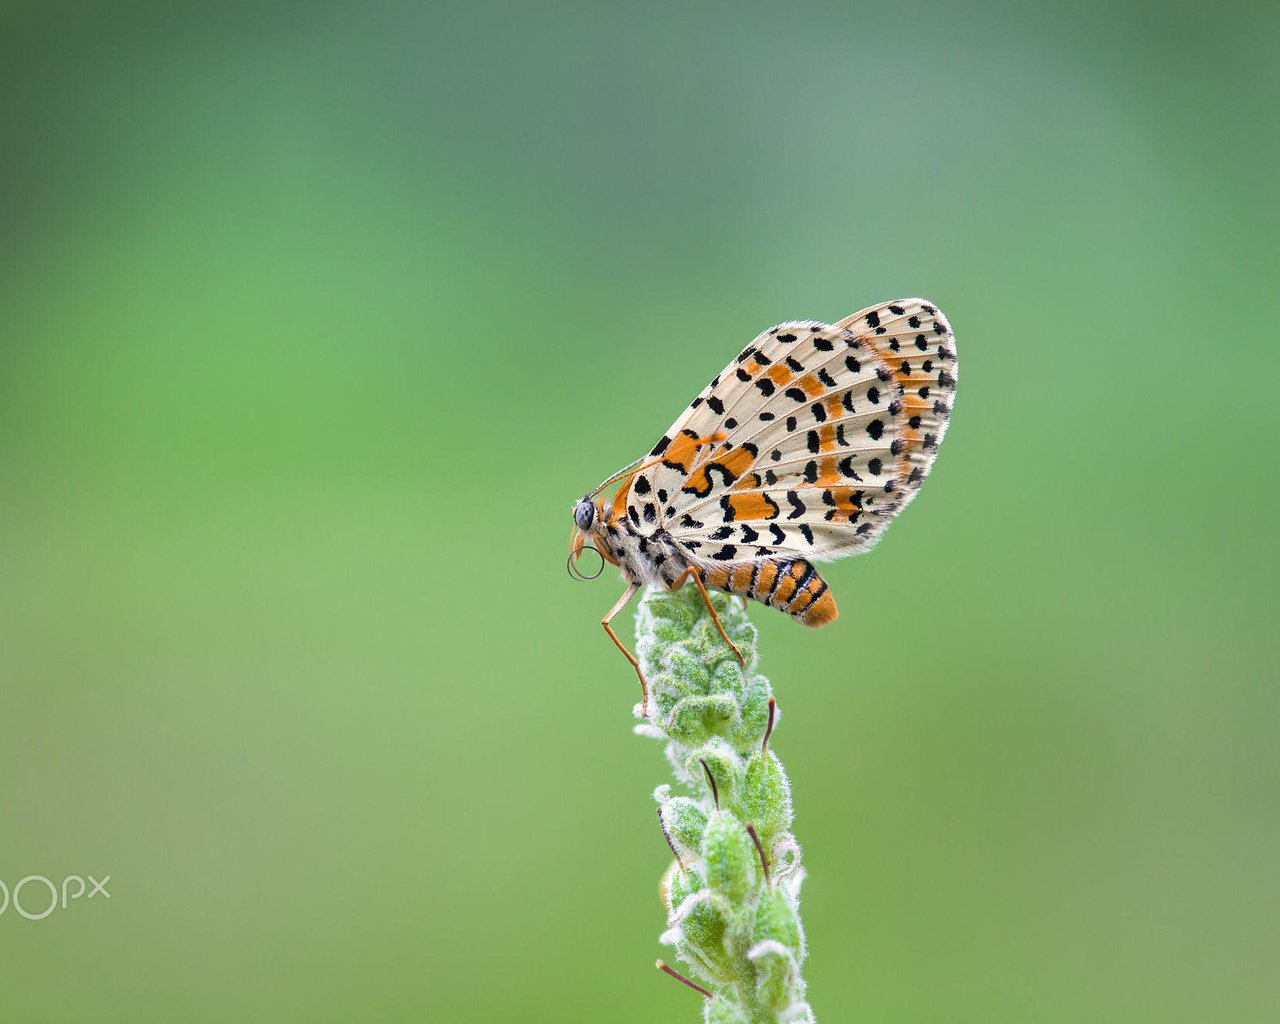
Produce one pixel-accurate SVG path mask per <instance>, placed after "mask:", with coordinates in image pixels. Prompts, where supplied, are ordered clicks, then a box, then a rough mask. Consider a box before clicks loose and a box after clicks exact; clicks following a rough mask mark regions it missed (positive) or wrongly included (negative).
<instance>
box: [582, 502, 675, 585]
mask: <svg viewBox="0 0 1280 1024" xmlns="http://www.w3.org/2000/svg"><path fill="white" fill-rule="evenodd" d="M650 530H651V532H648V533H642V532H641V531H640V529H639V528H638V527H635V526H633V525H632V524H631V523H630V522H629V521H628V520H627V518H626V517H625V516H616V515H614V513H613V509H611V508H610V507H608V506H602V507H601V508H600V514H599V515H598V516H597V517H596V521H595V523H594V525H593V526H592V528H591V530H590V531H589V532H590V535H591V539H592V541H593V542H594V543H595V545H596V547H597V548H598V549H599V551H600V554H601V556H602V557H603V558H604V559H605V560H606V561H608V562H612V563H613V564H614V565H616V566H618V568H619V569H621V570H622V575H623V576H624V577H625V578H626V580H627V582H628V583H635V584H637V585H639V586H663V587H668V588H669V587H670V586H671V585H672V583H674V582H675V581H676V580H677V579H679V578H680V575H681V573H683V572H684V571H685V569H687V568H688V567H689V553H688V552H687V551H685V550H684V548H682V547H681V545H680V544H679V542H678V541H676V540H675V539H673V538H672V536H671V535H670V534H669V533H667V531H666V530H664V529H661V528H659V529H656V530H654V529H652V528H650Z"/></svg>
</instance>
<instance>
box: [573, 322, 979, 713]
mask: <svg viewBox="0 0 1280 1024" xmlns="http://www.w3.org/2000/svg"><path fill="white" fill-rule="evenodd" d="M956 376H957V367H956V346H955V336H954V335H953V334H952V332H951V326H950V324H948V322H947V319H946V317H944V316H943V315H942V313H941V312H939V311H938V308H937V307H936V306H934V305H933V304H932V303H930V302H926V301H925V300H924V299H896V300H894V301H893V302H886V303H882V304H880V305H878V306H871V307H869V308H867V309H863V310H860V311H859V312H857V313H853V314H852V315H850V316H847V317H845V318H844V319H843V320H840V321H839V322H838V323H835V324H825V323H818V322H816V321H810V320H806V321H794V322H789V323H784V324H779V325H778V326H777V327H771V328H769V330H767V331H765V332H764V333H762V334H761V335H759V337H757V338H756V339H755V340H754V341H752V342H751V344H749V345H748V346H747V347H746V348H744V349H743V350H742V351H741V352H740V353H738V355H737V356H735V357H734V359H733V360H732V362H730V363H729V365H728V366H726V367H725V368H724V370H722V371H721V372H720V373H719V374H717V375H716V376H715V377H714V378H713V379H712V381H711V383H710V384H708V385H707V386H706V387H705V388H703V389H702V391H701V393H699V395H698V397H697V398H695V399H694V400H693V401H692V402H690V403H689V405H688V407H687V408H686V409H685V410H684V412H683V413H681V414H680V416H679V418H678V419H677V420H676V421H675V423H673V424H672V425H671V428H670V429H669V430H667V431H666V433H664V434H663V435H662V437H661V438H659V440H658V443H657V444H655V445H654V446H653V449H652V450H651V451H650V452H649V454H648V455H647V456H644V457H641V458H639V459H637V460H635V461H634V462H632V463H631V464H629V465H628V466H626V467H625V468H623V469H622V470H620V471H618V472H617V473H614V474H613V475H612V476H610V477H609V478H608V479H607V480H605V481H604V483H602V484H601V485H600V486H599V487H597V488H596V489H595V490H594V491H592V492H590V493H589V494H586V495H584V496H583V497H582V499H581V500H579V501H578V502H577V503H576V504H575V506H574V508H573V521H574V526H573V530H572V532H571V534H570V538H569V549H570V568H571V570H572V568H573V564H574V563H576V561H577V560H578V559H579V558H580V556H581V555H582V553H583V551H584V550H586V549H587V548H588V547H593V548H594V549H595V550H596V551H598V552H599V554H600V556H601V557H602V558H603V559H604V561H605V562H608V563H610V564H613V565H616V566H618V567H619V569H620V570H621V572H622V577H623V580H624V581H625V582H626V584H627V589H626V591H625V592H624V593H623V594H622V596H621V597H620V598H619V599H618V602H617V603H616V604H615V605H614V606H613V608H612V609H611V610H610V611H609V613H608V614H607V615H606V616H605V617H604V618H603V619H602V620H601V625H602V626H604V630H605V632H606V633H607V634H608V635H609V638H610V639H611V640H612V641H613V642H614V644H615V645H616V646H617V648H618V650H620V651H621V652H622V653H623V654H624V655H625V656H626V658H627V660H628V661H629V662H630V663H631V665H632V667H633V668H634V669H635V671H636V675H637V676H639V678H640V687H641V691H642V694H643V699H642V702H641V712H640V713H641V715H642V716H644V715H646V714H647V713H648V700H649V688H648V684H647V683H646V681H645V678H644V673H643V671H642V670H641V668H640V663H639V661H637V660H636V657H635V655H633V654H632V653H631V652H630V651H629V650H627V648H626V646H625V645H624V644H623V643H622V641H621V640H619V639H618V636H617V634H616V633H615V632H614V631H613V627H612V626H611V625H610V623H611V622H612V620H613V618H614V616H616V615H617V614H618V613H619V612H620V611H621V610H622V609H623V608H624V607H625V606H626V605H627V603H628V602H629V601H630V600H631V599H632V597H634V596H635V594H636V592H637V591H638V590H639V589H640V588H641V587H644V586H660V587H663V588H665V589H667V590H676V589H678V588H679V587H681V586H683V585H684V584H685V582H686V581H689V580H691V581H692V582H693V583H694V584H695V585H696V586H697V588H698V589H699V591H701V593H702V598H703V600H704V601H705V602H706V605H707V609H708V610H709V611H710V612H711V616H712V619H713V621H714V622H715V625H716V627H717V629H718V630H719V632H720V635H721V637H723V639H724V641H725V643H727V644H728V645H729V647H730V648H731V649H732V650H733V651H734V653H735V654H737V656H738V658H739V659H740V660H742V654H741V652H740V651H739V650H738V648H737V647H736V646H735V645H734V644H733V642H732V641H731V640H730V639H729V637H728V635H727V634H726V633H725V631H724V627H723V626H722V625H721V623H720V619H719V616H717V615H716V612H715V609H714V607H712V604H711V600H710V598H709V597H708V596H707V588H708V587H709V588H711V589H713V590H719V591H723V592H726V593H729V594H737V595H740V596H741V597H742V598H744V599H751V600H755V601H760V602H761V603H763V604H766V605H768V606H769V607H771V608H777V609H779V610H780V611H783V612H786V613H787V614H788V615H790V616H791V617H792V618H793V619H795V620H796V621H797V622H801V623H803V624H804V625H806V626H822V625H825V624H826V623H828V622H831V621H832V620H833V619H834V618H835V617H836V602H835V598H834V597H833V596H832V594H831V589H830V587H829V586H828V585H827V581H826V580H824V579H823V578H822V576H821V575H820V574H819V573H818V570H817V569H816V568H815V567H814V563H815V562H826V561H831V560H833V559H837V558H844V557H846V556H848V555H856V554H860V553H861V552H863V551H866V550H868V549H869V548H870V547H871V546H872V545H874V544H875V542H876V541H877V540H878V539H879V538H880V535H881V534H882V533H883V532H884V530H885V528H886V527H887V526H888V525H889V523H890V522H891V521H892V520H893V518H894V516H896V515H897V514H898V513H899V512H901V511H902V510H903V509H904V508H905V507H906V506H907V504H908V503H909V502H910V501H911V499H912V498H913V497H915V494H916V491H917V490H918V489H919V487H920V485H921V484H922V483H923V482H924V479H925V477H926V476H928V474H929V469H930V467H931V466H932V465H933V460H934V457H935V456H936V455H937V452H938V446H939V444H941V442H942V437H943V435H944V434H945V433H946V429H947V422H948V419H949V418H950V416H951V407H952V404H953V401H954V397H955V389H956ZM615 483H616V484H619V487H618V489H617V491H616V492H615V494H614V496H613V498H612V500H611V501H606V500H605V499H604V498H601V497H598V495H600V493H601V492H602V491H604V490H605V489H606V488H607V487H610V486H611V485H613V484H615ZM588 541H590V543H588ZM597 575H598V574H597Z"/></svg>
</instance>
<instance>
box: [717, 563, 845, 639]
mask: <svg viewBox="0 0 1280 1024" xmlns="http://www.w3.org/2000/svg"><path fill="white" fill-rule="evenodd" d="M702 580H703V582H704V583H705V584H706V585H707V586H709V587H715V588H716V589H717V590H724V591H727V592H728V593H730V594H741V595H742V596H743V597H749V598H751V599H752V600H753V601H759V602H761V603H762V604H767V605H769V607H771V608H777V609H778V610H779V611H783V612H786V613H787V614H788V615H790V616H791V617H792V618H793V619H795V620H796V621H797V622H803V623H804V624H805V625H806V626H823V625H826V624H827V623H828V622H830V621H831V620H832V619H834V618H835V617H836V614H837V613H836V601H835V598H834V597H832V596H831V590H830V588H829V587H828V586H827V581H826V580H824V579H823V578H822V576H821V575H820V574H819V573H818V570H817V569H815V568H814V567H813V566H812V565H811V564H809V563H808V562H807V561H805V560H804V559H803V558H796V559H781V558H778V559H761V560H760V561H758V562H745V563H743V564H741V565H736V566H733V567H732V568H728V567H726V568H724V569H719V568H718V567H717V568H716V569H707V570H704V571H703V574H702Z"/></svg>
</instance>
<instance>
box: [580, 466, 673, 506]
mask: <svg viewBox="0 0 1280 1024" xmlns="http://www.w3.org/2000/svg"><path fill="white" fill-rule="evenodd" d="M661 461H662V460H661V459H651V460H650V461H649V462H644V460H643V459H636V461H635V462H632V463H629V464H628V465H627V466H626V467H625V468H623V469H620V470H618V472H616V473H614V474H613V476H611V477H609V479H608V480H606V481H605V482H604V483H602V484H601V485H600V486H599V487H597V488H596V489H595V490H594V491H592V492H591V493H590V494H588V495H587V497H588V498H594V497H595V496H596V495H597V494H599V493H600V492H601V491H603V490H604V489H605V488H606V487H608V486H609V485H610V484H616V483H617V482H618V481H619V480H623V479H625V478H626V477H629V476H635V475H636V474H637V473H642V472H644V470H646V469H648V468H649V467H650V466H656V465H657V464H658V463H659V462H661ZM641 463H643V465H642V464H641Z"/></svg>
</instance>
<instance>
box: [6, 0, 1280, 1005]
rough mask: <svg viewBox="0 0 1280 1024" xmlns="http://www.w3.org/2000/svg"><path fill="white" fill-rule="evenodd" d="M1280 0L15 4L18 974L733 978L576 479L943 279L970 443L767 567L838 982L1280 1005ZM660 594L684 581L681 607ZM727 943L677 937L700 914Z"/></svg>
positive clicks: (476, 993) (119, 978) (444, 992)
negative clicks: (831, 541) (32, 882)
mask: <svg viewBox="0 0 1280 1024" xmlns="http://www.w3.org/2000/svg"><path fill="white" fill-rule="evenodd" d="M1278 43H1280V9H1278V8H1277V7H1276V5H1274V4H1269V5H1264V4H1258V5H1256V6H1236V5H1222V6H1219V7H1214V8H1212V9H1210V8H1209V7H1207V6H1205V5H1202V4H1190V3H1186V4H1154V3H1138V2H1125V0H1113V2H1110V3H1106V4H1096V5H1091V6H1084V5H1080V4H1071V5H1061V6H1059V7H1056V8H1055V7H1053V6H1050V5H1044V6H1040V7H1033V6H1032V5H1019V4H1012V3H1007V4H1001V3H990V2H984V3H969V4H964V5H953V4H947V3H938V4H936V5H932V6H930V5H902V4H897V3H881V4H871V5H866V4H859V5H855V4H842V3H828V4H815V5H812V6H803V7H802V6H792V5H784V4H769V5H760V6H755V5H741V4H738V5H724V6H710V5H673V6H670V7H665V6H660V5H659V6H655V5H641V4H616V5H612V6H601V5H590V4H574V3H549V4H513V5H506V6H502V5H489V4H483V3H465V4H458V5H453V6H445V5H430V4H412V3H398V4H397V3H376V4H354V3H351V4H290V3H282V4H270V5H269V4H261V3H221V4H209V3H192V2H172V0H169V2H152V3H145V2H138V3H115V4H105V3H104V4H96V5H87V6H86V5H67V4H63V3H58V2H42V3H28V4H19V5H16V6H14V5H10V6H8V7H6V8H5V9H4V13H3V15H0V88H2V90H3V91H2V93H0V95H2V96H3V104H2V105H0V175H2V177H0V579H2V580H3V586H2V587H0V680H2V688H0V698H2V699H3V706H2V708H0V880H3V881H5V882H7V883H8V884H9V885H10V886H12V885H13V884H14V883H15V882H16V881H17V880H18V879H19V878H21V877H22V876H23V875H26V874H43V875H46V876H49V877H53V878H61V877H62V876H63V875H66V874H69V873H76V874H82V875H83V874H86V873H92V874H95V875H97V876H98V877H101V876H102V875H104V874H109V875H110V876H111V879H112V881H111V883H110V885H109V889H110V892H111V900H110V902H109V903H108V902H106V901H105V900H103V899H102V898H101V897H98V898H97V899H95V900H93V901H92V902H90V901H88V900H83V899H82V900H81V901H79V902H78V903H75V904H73V905H72V906H71V907H70V908H69V909H68V910H67V911H65V912H63V911H58V912H56V913H55V914H53V915H52V916H50V917H49V918H48V919H46V920H44V921H39V922H30V921H24V920H22V919H21V918H19V917H17V916H16V914H15V913H14V912H13V911H12V910H10V911H9V912H8V913H6V914H4V915H3V916H2V917H0V960H2V962H3V968H0V976H2V977H3V993H2V995H0V1018H3V1019H5V1020H14V1021H19V1020H21V1021H121V1022H123V1021H129V1022H136V1021H142V1020H147V1021H151V1020H156V1021H160V1020H165V1021H173V1020H181V1021H225V1020H237V1021H308V1022H316V1021H352V1020H387V1021H393V1020H394V1021H401V1020H403V1021H411V1020H414V1021H419V1020H430V1021H436V1020H440V1021H444V1020H448V1021H467V1022H471V1021H476V1022H481V1021H486V1022H487V1021H557V1022H558V1021H578V1020H584V1021H585V1020H606V1021H610V1022H619V1024H628V1022H641V1021H644V1022H653V1021H671V1022H681V1021H691V1020H693V1019H696V1018H697V1016H698V1013H699V1006H698V1000H697V997H696V996H694V995H693V994H692V993H690V992H688V991H687V990H685V989H683V988H681V987H680V986H678V985H675V984H674V983H672V982H670V981H669V980H667V979H664V978H662V977H661V976H660V975H658V974H657V973H656V972H655V971H654V970H653V968H652V966H651V964H652V961H653V959H654V957H655V956H657V955H661V954H664V953H666V952H667V951H664V950H663V949H662V948H661V947H659V946H658V944H657V941H656V937H657V935H658V933H659V931H660V930H661V929H662V926H663V919H662V912H661V909H660V907H659V904H658V897H657V881H658V877H659V875H660V873H661V872H662V870H663V869H664V867H665V866H666V863H667V856H666V847H665V846H664V844H663V841H662V837H661V835H660V834H659V832H658V829H657V827H656V825H655V822H654V817H653V810H652V802H651V799H650V796H649V793H650V791H651V790H652V788H653V787H654V786H655V785H657V784H658V783H660V782H662V781H664V780H665V779H666V777H667V772H666V767H665V764H664V762H663V759H662V757H661V754H660V750H659V748H658V747H657V746H656V745H655V744H652V743H651V742H650V741H642V740H640V739H636V738H634V737H633V736H631V734H630V729H631V724H632V723H631V719H630V711H631V707H632V704H633V702H634V701H635V699H636V686H635V680H634V677H633V675H632V674H631V672H630V670H629V669H628V667H627V666H626V664H625V663H624V662H623V661H622V659H621V658H620V657H618V655H617V654H616V652H615V651H614V650H613V649H612V647H611V646H610V645H609V643H608V641H607V640H606V638H605V637H604V636H603V635H602V634H601V631H600V628H599V625H598V622H599V617H600V615H601V614H602V613H603V612H604V611H605V610H606V609H607V608H608V607H609V605H610V604H611V603H612V602H613V600H614V598H615V597H616V595H617V593H618V592H619V589H620V588H619V585H618V584H617V582H616V580H615V579H613V577H612V574H608V575H606V576H605V577H603V578H602V579H601V580H599V581H598V582H596V583H595V584H592V585H579V584H574V583H572V582H570V580H569V579H568V578H567V577H566V575H565V572H564V565H563V562H564V552H565V543H566V537H567V534H568V530H569V525H570V521H569V509H570V505H571V503H572V501H573V499H575V498H576V497H577V496H579V495H580V494H581V493H582V492H583V491H584V490H586V489H588V488H589V487H591V486H593V485H594V484H595V483H596V482H597V481H598V480H599V479H601V478H602V477H603V476H604V475H605V474H606V473H608V472H609V471H610V470H612V469H614V468H615V467H617V466H618V465H620V464H622V463H625V462H627V461H628V460H630V459H631V458H633V457H634V456H636V455H638V454H639V453H641V452H643V451H645V450H647V448H648V447H649V446H650V445H651V444H652V443H653V442H654V440H655V439H656V438H657V437H658V435H659V433H660V432H661V431H662V430H663V429H664V428H665V427H666V426H667V425H668V424H669V423H670V421H671V420H672V419H673V418H674V417H675V415H676V414H677V413H678V412H679V411H680V409H681V408H683V406H684V404H685V403H686V402H687V401H688V400H689V399H690V398H691V397H692V396H693V395H694V394H695V393H696V392H697V391H698V390H699V389H700V388H701V387H702V385H703V384H704V383H705V382H706V380H707V379H709V377H710V376H711V375H712V374H714V373H715V372H717V371H718V370H719V369H720V367H721V366H722V365H723V363H724V362H725V361H726V360H727V359H728V357H729V356H731V355H732V354H734V353H735V352H736V351H737V350H738V349H739V348H740V347H741V346H742V345H743V344H744V343H745V342H746V341H747V340H749V339H750V338H751V337H752V336H754V335H755V333H756V332H757V331H759V330H761V329H762V328H764V327H767V326H769V325H770V324H773V323H776V322H778V321H780V320H785V319H792V318H802V317H803V318H807V317H815V318H820V319H825V320H833V319H835V318H838V317H840V316H842V315H844V314H846V313H849V312H851V311H853V310H854V309H856V308H858V307H861V306H864V305H868V304H870V303H872V302H875V301H878V300H882V299H886V298H891V297H895V296H899V295H911V294H921V295H926V296H929V297H931V298H932V299H934V300H935V301H937V302H938V303H940V304H941V305H942V307H943V308H944V309H945V310H946V311H947V312H948V314H949V315H950V317H951V319H952V322H953V323H954V325H955V328H956V332H957V335H958V338H959V351H960V358H961V362H962V364H963V365H962V373H961V387H960V393H959V397H958V405H957V413H956V416H955V418H954V421H953V425H952V430H951V433H950V435H949V437H948V440H947V442H946V444H945V446H944V449H943V452H942V456H941V458H940V460H939V462H938V466H937V470H936V472H935V473H934V475H933V478H932V480H931V482H930V483H929V485H928V486H927V487H925V489H924V492H923V495H922V497H921V499H920V500H919V501H918V502H917V503H916V504H915V505H913V506H912V508H911V509H910V510H909V511H908V512H907V513H906V514H905V515H904V516H903V519H902V521H901V522H900V523H898V524H896V525H895V526H894V528H893V529H892V530H891V531H890V532H889V534H888V536H887V538H886V540H885V542H884V543H883V544H882V545H881V547H880V548H879V549H878V550H877V551H876V552H875V553H874V554H873V555H871V556H870V557H867V558H862V559H856V560H853V561H848V562H843V563H840V564H839V565H838V566H835V567H833V568H832V570H831V571H830V573H829V577H830V579H831V581H832V584H833V586H834V588H835V591H836V593H837V595H838V598H839V601H840V605H841V608H842V616H841V619H840V620H839V622H837V623H836V624H835V625H833V626H831V627H830V628H827V629H824V630H822V631H820V632H812V633H811V632H808V631H805V630H803V629H801V628H800V627H798V626H795V625H794V624H793V623H791V622H790V621H788V620H786V619H785V618H784V617H782V616H778V615H773V614H771V613H769V612H768V611H766V610H764V609H760V610H759V611H758V612H757V614H756V619H757V621H758V623H759V624H760V626H761V628H762V630H763V633H764V661H763V668H764V670H765V671H766V672H767V673H769V674H770V675H771V677H772V678H773V680H774V683H775V686H776V687H777V690H778V692H779V694H780V698H781V705H782V707H783V709H784V711H785V722H784V723H783V725H782V727H781V728H780V730H779V733H778V734H777V737H776V739H775V749H776V750H778V751H779V753H780V754H781V755H782V757H783V758H784V760H785V761H786V763H787V765H788V766H789V768H790V770H791V772H792V776H793V781H794V784H795V787H796V803H797V809H798V821H797V831H798V835H799V837H800V839H801V841H802V842H803V843H804V844H805V848H806V860H807V863H808V867H809V870H810V880H809V882H808V883H806V894H807V900H806V903H805V908H804V909H805V921H806V924H807V926H808V932H809V938H810V944H811V948H812V957H811V960H810V963H809V966H808V969H807V974H808V977H809V980H810V986H811V987H810V995H811V997H812V1000H813V1003H814V1006H815V1009H816V1010H817V1013H818V1016H819V1019H820V1020H826V1021H830V1022H835V1021H863V1020H865V1021H894V1022H902V1021H907V1022H921V1024H933V1022H938V1021H948V1022H960V1021H975V1022H979V1021H981V1022H984V1024H990V1022H1006V1021H1007V1022H1009V1024H1025V1022H1028V1021H1035V1022H1059V1021H1061V1022H1064V1024H1065V1022H1072V1024H1075V1022H1080V1021H1090V1022H1136V1021H1144V1022H1145V1021H1151V1022H1161V1024H1170V1022H1203V1021H1208V1020H1214V1021H1263V1020H1275V1019H1278V1018H1280V972H1277V970H1276V964H1277V955H1278V953H1280V809H1278V806H1277V781H1278V779H1280V757H1278V756H1277V749H1278V745H1280V699H1278V695H1277V687H1276V674H1275V669H1274V664H1275V653H1276V626H1275V624H1274V617H1275V609H1276V601H1275V597H1274V583H1275V572H1274V570H1275V567H1276V564H1277V558H1276V556H1277V537H1276V534H1277V530H1276V509H1277V497H1280V487H1278V485H1277V482H1276V474H1275V470H1276V462H1277V460H1276V455H1275V430H1276V416H1275V412H1276V401H1275V396H1274V380H1273V378H1274V375H1275V370H1274V360H1273V359H1272V355H1273V353H1274V351H1275V345H1276V337H1275V336H1276V333H1277V327H1276V311H1275V304H1274V303H1275V297H1276V286H1277V281H1278V280H1280V273H1278V271H1280V260H1278V259H1277V246H1276V238H1277V237H1278V233H1277V229H1278V228H1280V223H1278V221H1280V200H1278V194H1277V190H1276V175H1275V167H1276V161H1277V158H1278V157H1280V143H1278V141H1277V130H1276V128H1277V118H1276V110H1277V103H1278V101H1280V71H1278V70H1277V62H1276V60H1275V59H1274V57H1273V56H1272V55H1273V54H1274V52H1275V48H1276V46H1277V44H1278ZM623 633H624V635H629V633H630V625H629V623H627V624H626V625H625V628H624V630H623ZM667 955H669V953H667Z"/></svg>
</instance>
